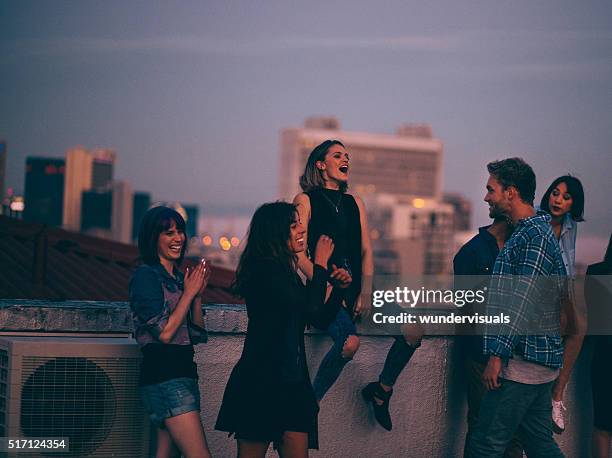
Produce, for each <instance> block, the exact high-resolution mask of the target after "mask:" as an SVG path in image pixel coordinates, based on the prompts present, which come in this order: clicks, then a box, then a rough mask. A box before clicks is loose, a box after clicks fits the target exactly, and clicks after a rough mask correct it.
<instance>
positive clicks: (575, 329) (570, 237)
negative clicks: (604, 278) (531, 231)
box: [540, 175, 586, 434]
mask: <svg viewBox="0 0 612 458" xmlns="http://www.w3.org/2000/svg"><path fill="white" fill-rule="evenodd" d="M540 209H541V210H544V211H547V212H548V213H550V215H551V221H550V224H551V225H552V229H553V233H554V235H555V237H556V238H557V240H558V241H559V246H560V248H561V256H562V257H563V263H564V264H565V270H566V272H567V276H568V279H569V286H570V291H571V296H570V297H571V305H572V307H565V308H564V309H563V310H562V311H561V323H562V332H563V334H564V345H565V350H564V352H563V367H562V368H561V371H560V372H559V377H558V378H557V380H556V381H555V384H554V385H553V391H552V420H553V431H555V432H556V433H557V434H561V433H562V432H563V431H564V430H565V416H564V413H563V412H564V411H565V410H566V409H565V405H564V404H563V395H564V393H565V388H566V387H567V383H568V382H569V378H570V375H571V373H572V370H573V368H574V364H575V363H576V359H577V358H578V355H579V354H580V349H581V348H582V342H583V340H584V327H585V326H586V317H585V313H584V311H583V312H582V313H579V312H578V310H577V309H576V306H577V304H576V295H575V293H574V287H573V286H574V279H575V277H576V269H575V265H576V234H577V231H578V224H577V223H579V222H581V221H584V218H583V214H584V190H583V188H582V183H581V182H580V180H579V179H578V178H575V177H573V176H571V175H564V176H561V177H559V178H557V179H556V180H554V181H553V182H552V183H551V185H550V186H549V187H548V189H547V190H546V192H545V193H544V195H543V196H542V201H541V203H540Z"/></svg>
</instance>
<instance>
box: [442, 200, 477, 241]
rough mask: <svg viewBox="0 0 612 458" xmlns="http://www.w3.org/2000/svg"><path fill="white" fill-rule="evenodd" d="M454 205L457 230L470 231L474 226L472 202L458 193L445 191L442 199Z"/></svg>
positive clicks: (454, 219)
mask: <svg viewBox="0 0 612 458" xmlns="http://www.w3.org/2000/svg"><path fill="white" fill-rule="evenodd" d="M442 200H443V201H444V202H445V203H447V204H450V205H452V206H453V209H454V210H455V213H454V216H453V227H454V229H455V231H457V232H461V231H469V230H470V229H471V227H472V202H471V201H469V200H468V199H467V198H465V197H464V196H462V195H461V194H458V193H444V197H443V199H442Z"/></svg>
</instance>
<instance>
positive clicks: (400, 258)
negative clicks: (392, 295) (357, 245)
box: [365, 194, 455, 275]
mask: <svg viewBox="0 0 612 458" xmlns="http://www.w3.org/2000/svg"><path fill="white" fill-rule="evenodd" d="M365 205H366V208H367V213H368V224H369V227H370V228H371V230H370V238H371V239H372V246H373V249H374V262H375V264H376V265H377V269H376V272H377V273H378V274H397V275H421V274H425V275H434V274H444V273H450V271H451V269H450V268H451V264H450V260H451V257H452V249H453V237H454V234H455V231H454V227H453V224H454V209H453V206H452V205H450V204H448V203H444V202H441V201H438V200H432V199H422V198H406V197H401V196H396V195H391V194H379V195H376V196H374V195H373V196H368V197H367V198H366V201H365Z"/></svg>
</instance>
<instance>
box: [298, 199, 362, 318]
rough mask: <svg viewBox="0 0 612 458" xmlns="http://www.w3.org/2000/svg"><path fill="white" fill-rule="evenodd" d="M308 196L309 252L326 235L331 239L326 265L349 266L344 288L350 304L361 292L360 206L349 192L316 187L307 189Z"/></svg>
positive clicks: (311, 256)
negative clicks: (331, 243)
mask: <svg viewBox="0 0 612 458" xmlns="http://www.w3.org/2000/svg"><path fill="white" fill-rule="evenodd" d="M306 195H307V196H308V197H309V199H310V222H309V223H308V251H309V253H308V255H309V257H310V258H311V259H312V258H313V256H314V253H315V247H316V246H317V241H318V240H319V237H321V235H327V236H329V237H331V239H332V240H333V241H334V247H335V248H334V252H333V253H332V256H331V258H330V260H329V265H330V266H331V264H335V265H336V266H337V267H344V268H348V269H349V270H350V273H351V276H352V277H353V281H352V283H351V286H350V287H349V288H348V289H347V292H346V297H345V299H346V303H347V305H348V306H349V308H351V309H352V308H353V306H354V305H355V302H356V301H357V298H358V297H359V294H360V293H361V276H362V273H361V258H362V256H361V221H360V218H359V207H358V206H357V202H355V199H354V198H353V196H351V195H350V194H345V193H342V192H340V191H336V190H333V189H325V188H318V189H313V190H311V191H308V192H306Z"/></svg>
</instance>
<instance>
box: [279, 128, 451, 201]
mask: <svg viewBox="0 0 612 458" xmlns="http://www.w3.org/2000/svg"><path fill="white" fill-rule="evenodd" d="M327 139H337V140H340V141H341V142H342V143H343V144H344V145H345V146H346V147H347V150H348V151H349V154H350V155H351V169H350V188H351V189H352V190H354V191H355V192H356V193H358V194H359V195H361V196H362V197H365V196H367V195H370V194H378V193H385V194H392V195H399V196H412V197H420V198H426V199H440V198H441V197H442V159H443V149H444V147H443V143H442V141H441V140H439V139H437V138H435V137H433V134H432V131H431V128H430V127H429V126H427V125H423V124H418V125H411V124H408V125H404V126H402V127H400V128H399V129H398V130H397V132H396V134H394V135H389V134H379V133H369V132H350V131H344V130H341V129H340V123H339V122H338V121H337V120H336V119H335V118H321V117H316V118H309V119H307V120H306V123H305V125H304V127H298V128H287V129H283V130H282V131H281V138H280V169H279V172H280V173H279V196H280V197H281V198H284V199H293V197H294V196H295V195H296V194H297V193H298V192H300V191H301V189H300V187H299V177H300V175H301V174H302V173H303V171H304V165H305V164H306V159H307V158H308V155H309V154H310V152H311V151H312V149H313V148H314V147H315V146H316V145H318V144H319V143H321V142H323V141H324V140H327Z"/></svg>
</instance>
